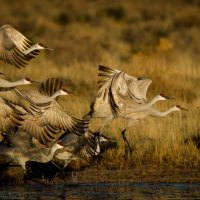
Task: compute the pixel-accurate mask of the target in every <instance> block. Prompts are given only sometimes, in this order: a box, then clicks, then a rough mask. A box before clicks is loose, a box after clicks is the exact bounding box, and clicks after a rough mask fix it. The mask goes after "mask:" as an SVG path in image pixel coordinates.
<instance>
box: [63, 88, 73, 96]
mask: <svg viewBox="0 0 200 200" xmlns="http://www.w3.org/2000/svg"><path fill="white" fill-rule="evenodd" d="M70 94H74V93H73V92H71V91H69V90H67V89H65V88H62V89H61V90H60V95H70Z"/></svg>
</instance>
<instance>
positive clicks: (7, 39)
mask: <svg viewBox="0 0 200 200" xmlns="http://www.w3.org/2000/svg"><path fill="white" fill-rule="evenodd" d="M42 49H49V50H52V49H50V48H48V47H45V46H44V45H43V44H41V43H36V44H33V43H32V42H31V41H30V40H29V39H27V38H26V37H25V36H24V35H23V34H22V33H20V32H19V31H18V30H16V29H15V28H14V27H12V26H11V25H9V24H6V25H4V26H2V27H0V60H2V61H4V62H6V63H8V64H11V65H14V66H15V67H18V68H21V67H25V66H26V65H27V64H28V62H29V61H30V60H31V59H32V58H34V57H35V56H37V55H38V53H39V52H40V50H42Z"/></svg>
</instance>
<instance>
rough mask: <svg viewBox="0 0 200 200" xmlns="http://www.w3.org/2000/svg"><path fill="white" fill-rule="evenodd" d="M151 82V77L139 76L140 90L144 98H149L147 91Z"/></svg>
mask: <svg viewBox="0 0 200 200" xmlns="http://www.w3.org/2000/svg"><path fill="white" fill-rule="evenodd" d="M151 83H152V80H151V79H149V78H144V77H140V78H138V88H139V92H140V95H141V97H142V98H143V99H144V100H147V96H146V93H147V90H148V88H149V86H150V84H151Z"/></svg>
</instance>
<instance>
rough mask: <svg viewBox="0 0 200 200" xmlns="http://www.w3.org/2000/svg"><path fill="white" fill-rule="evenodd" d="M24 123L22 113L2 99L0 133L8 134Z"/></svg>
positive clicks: (0, 99)
mask: <svg viewBox="0 0 200 200" xmlns="http://www.w3.org/2000/svg"><path fill="white" fill-rule="evenodd" d="M22 122H23V118H22V116H20V113H17V111H16V110H15V109H13V108H12V107H10V106H9V104H7V103H6V102H5V101H4V100H3V99H2V98H0V132H3V133H7V132H10V131H11V130H14V129H15V127H16V126H20V125H21V123H22Z"/></svg>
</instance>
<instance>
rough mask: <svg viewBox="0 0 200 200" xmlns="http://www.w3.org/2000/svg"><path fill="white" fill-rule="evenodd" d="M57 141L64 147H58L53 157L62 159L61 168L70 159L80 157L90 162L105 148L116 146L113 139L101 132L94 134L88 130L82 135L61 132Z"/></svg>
mask: <svg viewBox="0 0 200 200" xmlns="http://www.w3.org/2000/svg"><path fill="white" fill-rule="evenodd" d="M59 141H61V143H62V144H63V146H64V148H63V149H59V150H58V151H57V153H56V154H55V156H54V157H55V158H56V159H59V160H63V161H64V165H63V169H65V167H66V166H67V165H68V163H69V162H70V161H71V160H77V159H82V160H84V161H87V162H91V161H92V160H93V159H95V158H96V157H97V156H99V155H100V154H102V153H103V152H105V151H106V150H107V149H109V148H114V147H116V141H115V140H113V139H110V138H108V137H106V136H104V135H103V134H99V133H98V134H94V133H93V132H92V131H90V130H88V131H87V132H85V133H84V134H83V135H82V136H77V135H75V134H73V133H70V134H66V135H65V134H63V136H61V137H60V139H59Z"/></svg>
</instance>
